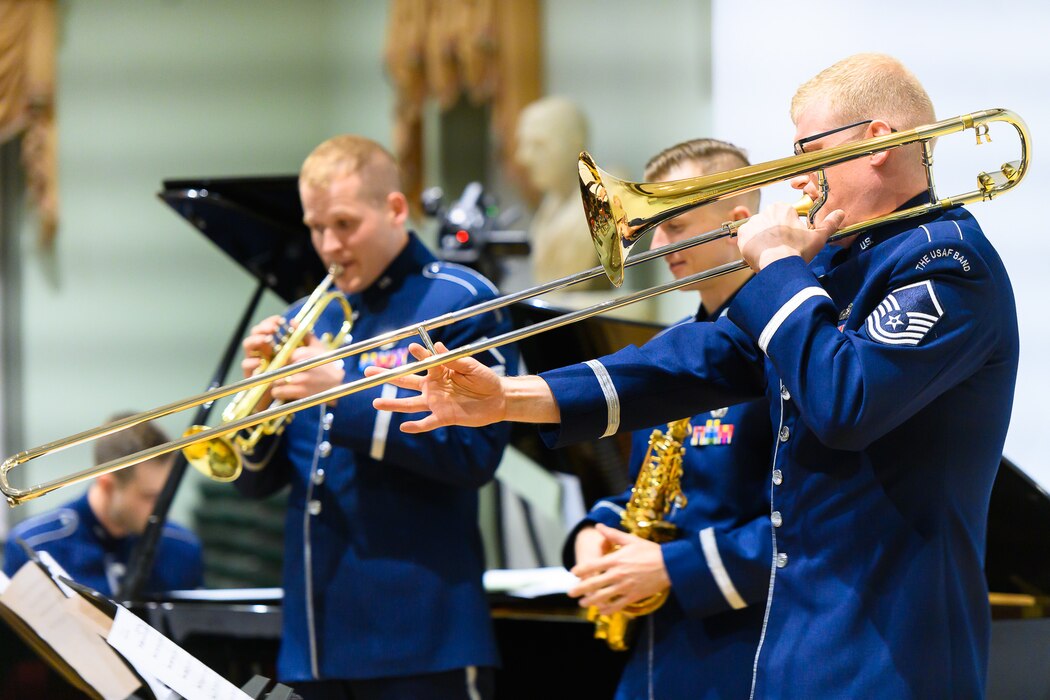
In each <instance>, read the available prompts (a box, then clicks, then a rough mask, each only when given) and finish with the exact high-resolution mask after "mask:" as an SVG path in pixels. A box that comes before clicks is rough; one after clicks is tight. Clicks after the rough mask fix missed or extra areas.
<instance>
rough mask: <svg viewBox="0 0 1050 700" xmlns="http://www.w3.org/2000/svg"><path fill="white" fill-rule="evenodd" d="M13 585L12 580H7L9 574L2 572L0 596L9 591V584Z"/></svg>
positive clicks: (0, 572)
mask: <svg viewBox="0 0 1050 700" xmlns="http://www.w3.org/2000/svg"><path fill="white" fill-rule="evenodd" d="M9 583H11V579H9V578H7V574H5V573H4V572H3V571H0V594H3V592H4V591H6V590H7V584H9Z"/></svg>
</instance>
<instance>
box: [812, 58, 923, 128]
mask: <svg viewBox="0 0 1050 700" xmlns="http://www.w3.org/2000/svg"><path fill="white" fill-rule="evenodd" d="M818 100H822V101H825V102H827V103H828V104H829V105H830V106H831V107H832V109H833V110H834V111H835V115H836V116H837V117H838V118H839V119H840V120H841V121H842V123H843V124H846V123H849V122H855V121H860V120H863V119H883V120H885V121H886V122H887V123H888V124H889V125H890V126H891V127H893V128H895V129H897V130H898V131H900V130H902V129H911V128H914V127H916V126H922V125H923V124H929V123H931V122H933V121H934V120H935V119H936V117H935V116H934V111H933V102H932V101H931V100H930V96H929V95H928V94H927V93H926V90H925V89H924V88H923V87H922V84H921V83H920V82H919V79H918V78H916V77H915V75H914V74H913V73H912V72H911V71H910V70H908V69H907V68H905V67H904V64H903V63H901V62H900V61H898V60H897V59H896V58H893V57H892V56H887V55H886V54H880V53H859V54H855V55H853V56H850V57H848V58H844V59H843V60H841V61H839V62H838V63H835V64H834V65H832V66H829V67H828V68H825V69H824V70H822V71H821V72H820V73H817V75H815V76H814V77H813V78H811V79H810V80H808V81H807V82H805V83H803V84H802V86H801V87H799V89H798V90H797V91H796V92H795V96H794V97H793V98H792V99H791V121H792V122H794V123H796V124H797V123H798V120H799V117H800V116H801V114H802V112H803V111H804V110H805V109H806V108H807V107H809V106H810V105H811V104H813V102H815V101H818Z"/></svg>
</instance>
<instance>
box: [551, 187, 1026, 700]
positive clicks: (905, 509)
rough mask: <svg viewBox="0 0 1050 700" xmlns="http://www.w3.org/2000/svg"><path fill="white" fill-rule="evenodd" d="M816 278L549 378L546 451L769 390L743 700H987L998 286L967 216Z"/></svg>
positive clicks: (852, 254)
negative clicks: (751, 639)
mask: <svg viewBox="0 0 1050 700" xmlns="http://www.w3.org/2000/svg"><path fill="white" fill-rule="evenodd" d="M817 263H818V264H817V266H816V267H815V268H814V269H810V268H809V267H808V266H807V265H806V264H805V263H804V262H803V261H802V260H801V258H790V259H784V260H780V261H777V262H776V263H774V264H772V265H770V266H769V267H767V268H766V269H765V270H763V271H762V272H760V273H759V274H758V275H756V276H755V278H754V279H753V280H752V281H751V282H749V283H748V284H747V286H746V287H745V288H744V289H743V290H742V291H741V292H740V293H739V294H738V296H737V298H736V299H735V300H734V302H733V304H732V306H731V307H730V310H729V314H728V318H723V319H720V320H719V321H717V322H716V323H709V324H699V323H698V324H687V325H684V326H679V327H677V328H675V329H673V330H672V331H670V332H668V333H666V334H664V335H663V336H661V337H660V338H658V339H655V340H654V341H653V342H651V343H649V344H647V345H646V346H644V347H642V348H636V347H629V348H626V349H624V350H622V351H620V352H618V353H616V354H614V355H611V356H608V357H605V358H603V359H602V360H601V361H600V362H597V363H594V364H592V365H586V364H585V365H578V366H574V367H569V368H564V369H561V370H556V371H553V372H550V373H547V374H545V375H543V376H544V379H546V381H547V382H548V383H549V384H550V386H551V388H552V389H553V391H554V394H555V397H556V399H557V401H558V404H559V407H560V410H561V416H562V420H563V422H562V424H561V425H560V427H558V428H554V427H551V428H548V429H545V431H544V432H545V436H546V438H547V439H548V441H549V442H551V443H552V444H560V443H564V442H569V441H574V440H579V439H585V438H593V437H595V436H596V435H601V434H603V433H608V432H610V431H615V430H616V429H619V428H629V429H634V428H638V427H640V426H643V425H651V424H652V423H653V421H654V419H655V420H661V421H662V420H670V419H674V418H675V417H678V416H681V415H688V414H691V413H695V412H696V411H702V410H705V409H709V408H711V407H716V406H725V405H727V404H732V403H737V402H740V401H745V400H749V399H753V398H755V397H757V396H760V395H761V394H762V393H763V392H764V393H765V395H766V396H767V398H768V399H769V401H770V403H771V407H772V412H771V417H772V422H773V426H774V434H775V436H776V440H777V443H776V447H775V450H774V454H773V458H772V464H771V467H772V469H771V475H770V479H771V483H772V494H773V497H772V503H771V505H772V513H771V519H772V520H773V522H774V523H777V522H779V526H777V527H775V528H774V529H773V551H774V560H775V562H776V565H775V567H774V568H773V571H774V574H775V575H774V577H773V578H772V580H771V588H772V591H771V595H770V604H769V606H768V610H767V614H766V620H765V624H764V629H763V636H762V642H761V644H760V648H759V652H758V657H757V663H756V674H755V681H754V683H755V695H756V697H769V698H832V697H858V698H859V697H863V698H971V697H982V696H983V694H984V686H985V677H986V673H987V671H986V668H987V657H988V641H989V625H990V622H989V618H990V615H989V604H988V595H987V589H986V583H985V579H984V575H983V571H982V567H983V561H984V550H985V534H986V532H985V528H986V518H987V511H988V501H989V496H990V493H991V487H992V482H993V480H994V477H995V473H996V470H997V468H998V464H999V460H1000V456H1001V451H1002V446H1003V442H1004V440H1005V436H1006V430H1007V426H1008V424H1009V418H1010V409H1011V403H1012V398H1013V389H1014V380H1015V376H1016V369H1017V355H1018V339H1017V321H1016V311H1015V308H1014V300H1013V293H1012V291H1011V287H1010V282H1009V279H1008V277H1007V274H1006V271H1005V269H1004V267H1003V264H1002V262H1001V261H1000V259H999V256H998V254H997V253H996V252H995V250H994V249H993V248H992V246H991V244H990V243H989V242H988V241H987V239H986V238H985V237H984V235H983V233H982V232H981V229H980V227H979V226H978V224H977V222H976V221H975V220H974V219H973V217H972V216H971V215H970V214H969V212H967V211H966V210H964V209H961V208H960V209H955V210H952V211H950V212H946V213H942V214H939V215H937V214H933V215H928V216H926V217H922V218H919V219H911V220H910V221H905V222H898V223H895V224H887V225H885V226H882V227H879V228H878V229H873V230H871V231H869V232H868V233H866V234H861V235H860V236H858V237H857V238H856V239H855V240H854V241H853V242H852V243H851V245H850V246H849V248H847V249H844V250H842V251H839V252H837V253H835V254H834V255H825V256H821V257H820V258H818V261H817ZM814 270H816V271H817V272H822V273H823V276H821V277H820V278H818V277H817V275H816V274H814ZM603 387H604V388H603Z"/></svg>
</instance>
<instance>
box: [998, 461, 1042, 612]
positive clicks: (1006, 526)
mask: <svg viewBox="0 0 1050 700" xmlns="http://www.w3.org/2000/svg"><path fill="white" fill-rule="evenodd" d="M984 570H985V574H986V575H987V578H988V588H989V590H991V591H993V592H997V593H1020V594H1026V595H1031V596H1037V597H1040V598H1042V597H1046V596H1050V495H1047V493H1046V491H1044V490H1043V489H1042V488H1040V486H1039V484H1037V483H1035V481H1033V480H1032V479H1031V477H1029V476H1028V475H1027V474H1025V473H1024V472H1023V471H1021V469H1019V468H1018V467H1017V466H1016V465H1015V464H1014V463H1013V462H1011V461H1010V460H1008V459H1007V458H1006V457H1003V458H1002V460H1001V461H1000V462H999V473H998V474H997V475H996V477H995V484H994V485H993V486H992V498H991V503H990V504H989V508H988V542H987V554H986V556H985V562H984Z"/></svg>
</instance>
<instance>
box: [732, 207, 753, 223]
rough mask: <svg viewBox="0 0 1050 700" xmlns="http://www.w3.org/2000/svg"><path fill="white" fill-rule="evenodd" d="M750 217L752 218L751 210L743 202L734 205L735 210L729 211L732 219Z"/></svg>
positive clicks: (738, 219)
mask: <svg viewBox="0 0 1050 700" xmlns="http://www.w3.org/2000/svg"><path fill="white" fill-rule="evenodd" d="M748 218H751V210H750V209H748V208H747V207H745V206H744V205H743V204H739V205H737V206H735V207H733V211H731V212H729V220H730V221H743V220H744V219H748Z"/></svg>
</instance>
